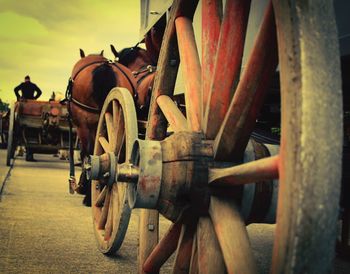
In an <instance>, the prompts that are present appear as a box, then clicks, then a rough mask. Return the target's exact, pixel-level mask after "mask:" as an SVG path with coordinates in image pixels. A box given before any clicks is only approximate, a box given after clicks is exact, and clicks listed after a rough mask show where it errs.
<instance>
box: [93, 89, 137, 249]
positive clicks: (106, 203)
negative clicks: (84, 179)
mask: <svg viewBox="0 0 350 274" xmlns="http://www.w3.org/2000/svg"><path fill="white" fill-rule="evenodd" d="M136 138H137V120H136V113H135V109H134V101H133V99H132V96H131V95H130V92H129V91H128V90H127V89H123V88H114V89H112V90H111V92H110V93H109V95H108V96H107V98H106V100H105V103H104V105H103V108H102V111H101V115H100V119H99V123H98V128H97V134H96V141H95V149H94V156H100V155H105V156H106V157H112V155H115V156H117V158H116V159H115V160H114V161H115V162H114V163H115V164H114V166H116V164H117V163H124V162H128V161H129V159H130V152H131V146H132V143H133V141H134V140H135V139H136ZM92 161H93V157H92ZM92 173H93V171H92ZM97 173H101V171H97ZM111 173H112V172H110V173H108V172H106V173H105V174H100V175H101V176H102V178H101V179H99V180H93V181H92V184H91V187H92V188H91V190H92V215H93V223H94V230H95V236H96V239H97V243H98V247H99V249H100V250H101V252H103V253H106V254H113V253H115V252H116V251H117V250H118V249H119V248H120V246H121V244H122V242H123V240H124V237H125V233H126V230H127V227H128V224H129V219H130V213H131V210H130V208H129V205H128V199H127V191H126V190H127V185H126V184H123V183H119V184H116V182H115V174H114V175H113V176H112V175H111ZM114 173H115V171H114ZM92 176H94V175H93V174H92Z"/></svg>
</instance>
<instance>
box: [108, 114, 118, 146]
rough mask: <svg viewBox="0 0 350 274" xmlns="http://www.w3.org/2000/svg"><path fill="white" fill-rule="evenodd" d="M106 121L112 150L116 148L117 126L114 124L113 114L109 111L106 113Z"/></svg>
mask: <svg viewBox="0 0 350 274" xmlns="http://www.w3.org/2000/svg"><path fill="white" fill-rule="evenodd" d="M105 122H106V127H107V134H108V142H109V144H110V146H111V150H112V151H114V149H115V141H116V140H115V131H116V130H115V127H114V125H113V116H112V114H110V113H109V112H106V113H105Z"/></svg>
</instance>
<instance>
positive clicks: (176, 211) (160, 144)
mask: <svg viewBox="0 0 350 274" xmlns="http://www.w3.org/2000/svg"><path fill="white" fill-rule="evenodd" d="M261 146H263V145H261V144H257V143H256V142H254V145H251V146H248V147H247V151H246V152H245V155H247V157H244V159H245V161H252V160H255V159H258V158H263V157H267V156H269V152H268V150H267V148H265V149H263V148H262V147H261ZM249 147H250V148H249ZM262 150H264V152H262ZM249 155H250V156H249ZM248 156H249V157H248ZM213 159H214V158H213V154H212V142H211V141H207V140H204V138H203V135H202V134H200V133H193V132H179V133H174V134H173V135H171V136H170V137H168V138H166V139H165V140H163V141H153V140H139V139H137V140H136V141H135V142H134V145H133V149H132V153H131V159H130V160H129V161H127V162H125V163H122V164H118V159H117V157H116V156H115V155H114V153H111V152H109V153H105V154H102V155H100V156H91V157H90V160H89V163H90V164H89V165H86V167H85V168H86V169H87V171H88V174H89V176H90V177H91V179H93V180H101V179H104V180H105V183H106V184H108V185H112V184H113V183H115V182H118V183H129V187H128V202H129V206H130V208H148V209H157V210H158V211H159V212H160V213H161V214H162V215H163V216H165V217H166V218H168V219H169V220H171V221H178V220H179V219H180V218H186V216H194V215H197V216H198V215H205V214H207V210H208V206H209V200H210V195H221V196H222V195H224V196H225V195H226V196H227V195H229V196H230V197H233V198H235V199H237V200H238V201H239V203H240V204H241V211H242V212H241V214H242V215H243V217H244V219H245V220H246V221H247V222H261V221H264V222H266V218H265V215H266V214H270V215H271V211H272V212H273V215H275V213H274V211H273V209H271V206H269V205H270V204H271V205H273V204H276V203H275V201H273V200H274V199H276V197H277V196H276V195H272V194H271V193H270V194H271V195H270V194H268V195H270V196H269V197H267V196H266V193H267V192H268V191H270V189H271V184H272V182H259V187H258V188H256V187H255V184H250V185H247V186H244V187H242V188H239V187H236V188H234V189H227V188H223V189H218V188H216V189H215V193H214V190H213V189H211V188H210V187H209V185H208V169H209V168H211V167H214V166H215V167H224V166H225V165H226V166H227V165H232V164H233V163H223V162H214V160H213ZM273 184H274V185H276V184H277V183H273ZM275 188H276V187H275ZM275 192H276V189H275ZM266 197H267V198H266ZM266 199H268V201H267V200H266ZM262 201H263V202H264V203H266V206H265V207H266V210H262V208H265V207H263V205H261V202H262ZM259 203H260V206H256V205H257V204H259ZM268 207H270V209H269V212H267V208H268ZM265 211H266V212H265ZM256 216H258V217H256ZM269 220H272V221H268V222H273V221H274V216H270V217H269Z"/></svg>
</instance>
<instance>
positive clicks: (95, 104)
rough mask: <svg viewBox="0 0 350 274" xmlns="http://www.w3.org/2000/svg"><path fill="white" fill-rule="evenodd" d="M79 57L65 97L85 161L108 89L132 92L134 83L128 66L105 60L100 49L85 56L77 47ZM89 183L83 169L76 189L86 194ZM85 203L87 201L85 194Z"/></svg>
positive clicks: (91, 149)
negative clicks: (122, 89)
mask: <svg viewBox="0 0 350 274" xmlns="http://www.w3.org/2000/svg"><path fill="white" fill-rule="evenodd" d="M80 57H81V59H80V60H79V61H78V62H77V63H76V64H75V66H74V67H73V71H72V75H71V78H70V85H69V88H68V93H69V96H68V98H69V109H70V115H71V117H72V121H73V123H74V125H75V126H76V128H77V135H78V137H79V139H80V142H81V147H80V150H81V159H82V160H84V158H85V157H87V156H88V155H91V154H93V150H94V144H95V135H96V130H97V124H98V119H99V113H100V110H101V108H102V106H103V102H104V100H105V98H106V96H107V95H108V93H109V91H110V90H111V89H112V88H114V87H116V86H119V87H125V88H127V89H128V90H130V92H131V93H132V95H135V94H136V92H135V88H134V87H135V86H136V82H135V79H134V76H133V74H132V73H131V72H130V70H129V69H128V68H126V67H125V66H123V65H122V64H117V63H113V62H110V61H109V60H107V59H106V58H105V57H103V51H102V52H101V53H100V54H90V55H88V56H85V53H84V51H83V50H81V49H80ZM89 185H90V184H89V182H88V181H87V179H86V174H85V173H84V172H83V173H82V174H81V176H80V180H79V184H78V187H77V189H76V191H77V192H78V193H80V194H89V193H90V191H89V190H90V189H89ZM84 203H89V196H88V195H87V196H86V197H85V199H84Z"/></svg>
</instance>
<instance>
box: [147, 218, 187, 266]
mask: <svg viewBox="0 0 350 274" xmlns="http://www.w3.org/2000/svg"><path fill="white" fill-rule="evenodd" d="M180 232H181V224H180V223H174V224H172V225H171V226H170V228H169V230H168V231H167V233H166V234H165V235H164V237H163V238H162V239H161V241H160V242H159V243H158V244H157V245H156V247H155V248H154V249H153V251H152V253H151V254H150V255H149V256H148V258H147V260H146V261H145V263H144V265H143V271H145V272H147V273H156V272H158V271H159V269H160V268H161V266H162V265H163V264H164V263H165V262H166V260H167V259H168V258H169V257H170V256H171V254H173V253H174V251H175V250H176V247H177V244H178V241H179V237H180Z"/></svg>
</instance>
